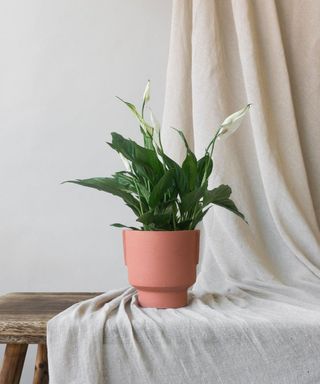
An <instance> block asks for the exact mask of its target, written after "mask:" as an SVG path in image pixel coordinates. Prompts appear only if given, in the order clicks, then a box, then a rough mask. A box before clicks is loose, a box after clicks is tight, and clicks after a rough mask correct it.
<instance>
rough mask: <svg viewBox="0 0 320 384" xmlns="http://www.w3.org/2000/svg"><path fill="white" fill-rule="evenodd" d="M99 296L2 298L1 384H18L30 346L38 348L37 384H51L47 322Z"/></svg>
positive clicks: (0, 298) (21, 295) (34, 294)
mask: <svg viewBox="0 0 320 384" xmlns="http://www.w3.org/2000/svg"><path fill="white" fill-rule="evenodd" d="M97 295H99V293H79V292H75V293H65V292H64V293H9V294H7V295H4V296H0V344H6V350H5V354H4V360H3V364H2V368H1V371H0V384H18V383H19V382H20V377H21V373H22V369H23V365H24V360H25V356H26V353H27V349H28V345H29V344H38V351H37V357H36V364H35V372H34V379H33V384H47V383H48V382H49V375H48V361H47V346H46V334H47V322H48V321H49V320H50V319H51V318H53V317H54V316H56V315H57V314H58V313H60V312H62V311H63V310H65V309H66V308H68V307H70V306H71V305H73V304H75V303H78V302H80V301H83V300H87V299H90V298H92V297H95V296H97Z"/></svg>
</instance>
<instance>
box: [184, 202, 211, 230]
mask: <svg viewBox="0 0 320 384" xmlns="http://www.w3.org/2000/svg"><path fill="white" fill-rule="evenodd" d="M211 207H212V206H210V207H209V208H207V209H205V210H204V211H202V210H201V211H199V212H198V213H197V214H196V215H195V217H194V218H193V220H192V222H191V224H190V227H189V229H194V228H195V227H196V226H197V224H198V223H199V222H200V221H201V220H202V219H203V218H204V216H205V215H206V214H207V212H208V211H209V209H210V208H211Z"/></svg>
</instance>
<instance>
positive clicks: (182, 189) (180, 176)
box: [161, 153, 189, 197]
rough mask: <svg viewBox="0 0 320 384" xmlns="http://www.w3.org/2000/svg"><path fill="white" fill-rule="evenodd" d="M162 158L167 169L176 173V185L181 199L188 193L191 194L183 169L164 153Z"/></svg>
mask: <svg viewBox="0 0 320 384" xmlns="http://www.w3.org/2000/svg"><path fill="white" fill-rule="evenodd" d="M161 157H162V159H163V162H164V164H165V165H166V167H167V168H168V169H172V170H173V171H174V177H175V184H176V187H177V189H178V193H179V195H180V197H181V196H183V195H185V194H186V193H187V192H189V185H188V180H187V178H186V176H185V174H184V172H183V170H182V168H181V167H180V165H179V164H178V163H176V162H175V161H174V160H172V159H170V157H169V156H167V155H165V154H164V153H161Z"/></svg>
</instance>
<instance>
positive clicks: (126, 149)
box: [108, 132, 163, 179]
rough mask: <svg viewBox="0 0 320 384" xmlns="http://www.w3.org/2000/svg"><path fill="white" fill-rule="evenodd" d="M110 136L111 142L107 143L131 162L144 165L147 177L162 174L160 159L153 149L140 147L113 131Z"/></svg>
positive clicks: (152, 177)
mask: <svg viewBox="0 0 320 384" xmlns="http://www.w3.org/2000/svg"><path fill="white" fill-rule="evenodd" d="M111 136H112V143H108V144H109V145H110V146H111V147H112V148H113V149H114V150H116V151H117V152H119V153H121V154H122V155H123V156H124V157H125V158H127V159H128V160H130V161H131V162H132V163H133V164H135V165H139V166H142V167H144V170H145V172H146V174H147V175H148V177H150V178H151V179H154V176H155V175H159V174H161V175H162V174H163V167H162V164H161V161H160V160H159V159H158V157H157V154H156V152H155V151H154V150H152V149H148V148H144V147H141V146H140V145H139V144H137V143H135V142H134V141H132V140H128V139H125V138H124V137H123V136H121V135H119V134H118V133H115V132H113V133H111Z"/></svg>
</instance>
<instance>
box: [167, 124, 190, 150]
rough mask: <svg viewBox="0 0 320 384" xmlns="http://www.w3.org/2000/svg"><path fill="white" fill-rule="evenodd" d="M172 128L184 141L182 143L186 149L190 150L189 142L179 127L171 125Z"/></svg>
mask: <svg viewBox="0 0 320 384" xmlns="http://www.w3.org/2000/svg"><path fill="white" fill-rule="evenodd" d="M171 128H172V129H173V130H175V131H176V132H178V134H179V136H180V137H181V139H182V140H183V142H184V145H185V146H186V149H187V151H188V152H192V151H191V149H190V147H189V144H188V141H187V139H186V137H185V135H184V133H183V132H182V131H180V129H177V128H174V127H171Z"/></svg>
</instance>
